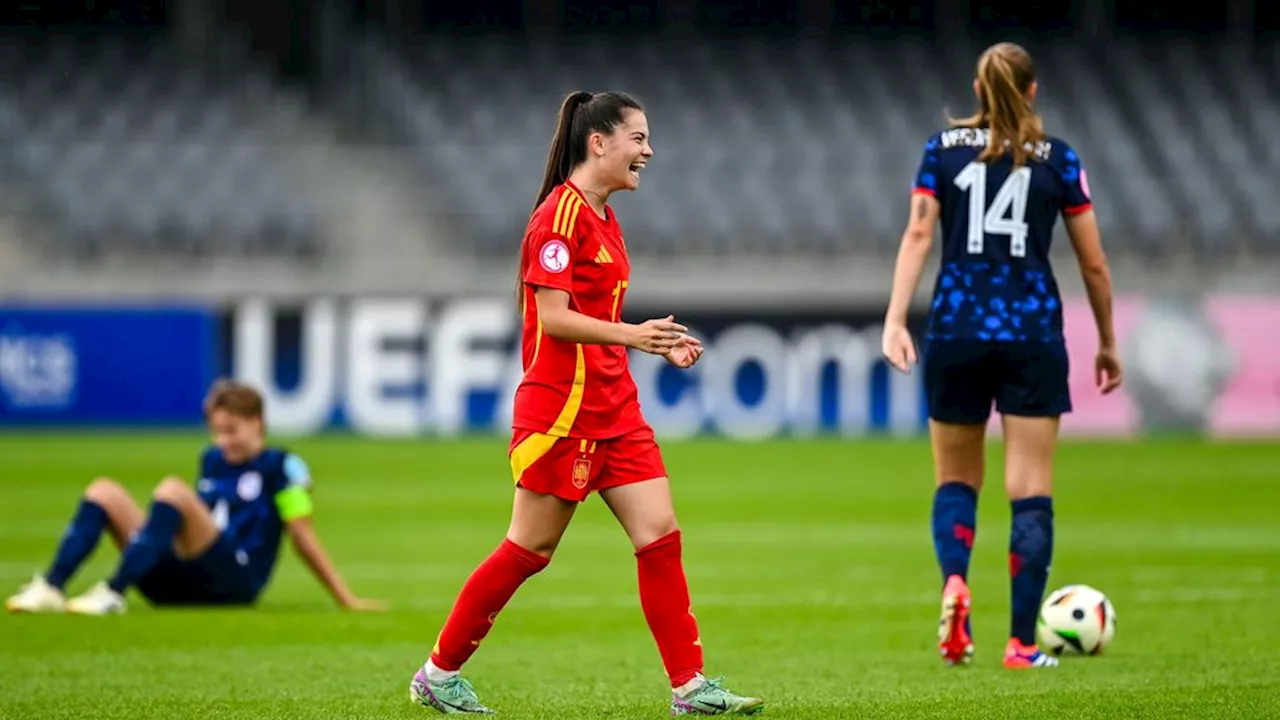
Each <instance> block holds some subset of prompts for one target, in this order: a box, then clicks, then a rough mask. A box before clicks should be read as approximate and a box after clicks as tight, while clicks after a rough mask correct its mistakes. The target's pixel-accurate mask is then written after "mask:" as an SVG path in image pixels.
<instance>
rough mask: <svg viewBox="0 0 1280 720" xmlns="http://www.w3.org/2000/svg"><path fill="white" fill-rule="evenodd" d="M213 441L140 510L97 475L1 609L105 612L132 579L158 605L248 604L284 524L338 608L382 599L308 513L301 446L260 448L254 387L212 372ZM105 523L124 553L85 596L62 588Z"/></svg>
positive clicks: (363, 606) (271, 561) (209, 410)
mask: <svg viewBox="0 0 1280 720" xmlns="http://www.w3.org/2000/svg"><path fill="white" fill-rule="evenodd" d="M204 409H205V418H206V420H207V421H208V423H209V429H210V431H211V432H212V434H213V444H212V445H211V446H209V447H208V448H206V449H205V450H204V452H203V453H202V454H201V457H200V479H199V481H198V482H197V483H196V487H195V489H194V490H193V489H192V488H191V486H190V485H188V484H187V483H184V482H183V481H182V480H180V479H178V478H173V477H170V478H166V479H165V480H163V481H161V483H160V485H159V486H158V487H156V490H155V493H154V494H153V496H152V503H151V512H150V513H149V514H148V515H145V516H144V515H143V513H142V510H141V508H139V507H138V506H137V505H136V504H135V503H134V502H133V499H132V498H130V497H129V495H128V493H126V492H125V490H124V488H122V487H120V485H118V484H117V483H116V482H114V481H112V480H109V479H106V478H101V479H98V480H95V481H94V482H93V483H92V484H90V485H89V487H88V489H87V490H86V491H85V494H84V497H83V499H82V500H81V502H80V507H79V508H78V509H77V511H76V515H75V517H74V518H73V519H72V521H71V524H70V525H69V526H68V528H67V531H66V533H65V534H64V535H63V538H62V542H61V544H60V545H59V546H58V552H57V555H56V556H55V557H54V560H53V564H52V565H51V566H50V568H49V571H48V573H47V574H46V575H44V576H40V575H37V576H36V577H35V579H33V580H32V581H31V583H29V584H27V585H26V586H24V587H23V588H22V590H21V591H20V592H19V593H18V594H17V595H15V596H13V597H11V598H9V599H8V601H7V602H6V603H5V609H7V610H8V611H9V612H63V611H67V612H72V613H76V614H82V615H108V614H113V613H122V612H124V611H125V598H124V594H125V591H126V590H127V589H128V588H129V587H136V588H137V589H138V591H139V592H140V593H142V595H143V596H144V597H146V598H147V599H148V600H149V601H150V602H151V603H152V604H154V605H247V604H251V603H253V602H254V601H255V600H257V598H258V596H259V595H260V594H261V593H262V590H263V588H265V587H266V585H267V582H268V581H269V580H270V579H271V572H272V570H273V569H274V568H275V564H276V557H277V554H278V553H279V550H280V541H281V538H282V536H283V535H285V534H286V533H287V534H288V535H289V536H290V538H291V539H292V540H293V545H294V547H295V548H297V550H298V552H299V554H300V555H301V556H302V558H303V560H304V561H306V564H307V566H308V567H310V568H311V570H312V572H313V573H314V574H315V575H316V577H317V578H318V579H319V580H320V582H321V583H322V584H324V586H325V588H326V589H328V590H329V592H330V593H331V594H332V595H333V597H334V599H335V600H337V601H338V603H339V605H341V606H342V607H344V608H348V609H353V610H372V609H379V608H380V607H381V604H380V603H378V602H376V601H370V600H364V599H361V598H358V597H356V596H354V595H352V594H351V591H350V590H348V589H347V586H346V584H345V583H344V582H343V581H342V577H341V576H340V575H339V574H338V571H337V570H336V569H335V568H334V567H333V564H332V563H331V562H330V561H329V558H328V556H327V555H326V554H325V551H324V548H323V546H321V544H320V540H319V538H317V537H316V533H315V530H314V529H313V527H312V524H311V508H312V505H311V494H310V487H311V474H310V472H309V471H308V469H307V466H306V464H305V463H304V462H303V461H302V459H301V458H299V457H298V456H297V455H294V454H293V453H290V452H288V451H287V450H283V449H280V448H274V447H267V445H266V440H265V437H264V426H263V408H262V396H261V395H260V394H259V393H258V392H257V391H256V390H254V389H253V388H251V387H248V386H246V385H242V384H240V383H235V382H230V381H220V382H218V383H217V384H215V385H214V386H213V388H212V390H211V391H210V393H209V396H208V398H207V400H206V401H205V408H204ZM103 530H107V531H109V532H110V533H111V537H112V539H113V540H115V543H116V545H117V546H118V547H119V548H120V550H121V552H122V554H123V556H122V557H121V560H120V564H119V565H118V567H117V568H116V572H115V574H114V575H113V576H112V577H111V579H110V580H109V581H107V582H100V583H98V584H97V585H95V586H94V587H93V588H92V589H91V590H89V591H88V592H87V593H85V594H84V595H81V596H80V597H76V598H73V599H71V600H65V596H64V593H63V588H64V587H65V586H66V583H67V581H68V580H70V579H71V577H72V575H74V574H75V572H76V570H78V569H79V568H80V566H81V565H82V564H84V561H85V560H86V559H87V558H88V557H89V555H90V554H91V553H92V552H93V550H94V548H95V547H97V545H98V540H99V539H100V538H101V537H102V532H103Z"/></svg>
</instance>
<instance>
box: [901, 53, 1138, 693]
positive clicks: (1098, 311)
mask: <svg viewBox="0 0 1280 720" xmlns="http://www.w3.org/2000/svg"><path fill="white" fill-rule="evenodd" d="M973 90H974V93H975V94H976V95H977V96H978V101H979V109H978V112H976V113H975V114H974V115H973V116H972V117H969V118H965V119H963V120H958V121H955V122H953V124H952V128H951V129H949V130H945V131H943V132H941V133H938V134H935V135H934V136H933V137H931V138H930V139H929V141H928V142H927V143H926V144H925V149H924V159H923V161H922V162H921V165H920V170H919V172H918V173H917V175H916V182H915V187H914V188H913V191H912V192H913V196H912V200H911V219H910V221H909V223H908V225H907V230H906V232H905V233H904V234H903V237H902V247H901V249H900V250H899V251H898V260H897V269H896V271H895V273H894V278H893V294H892V297H891V298H890V300H889V309H888V313H887V315H886V317H885V329H884V354H885V357H886V358H887V359H888V360H889V362H890V363H892V364H893V365H894V367H896V368H897V369H899V370H901V371H903V372H906V371H907V370H908V369H909V367H910V365H911V364H912V363H914V362H915V360H916V353H915V347H914V345H913V343H912V340H911V335H910V333H909V332H908V331H907V311H908V309H909V307H910V305H911V297H912V296H913V295H914V294H915V290H916V284H917V283H918V282H919V280H920V274H921V272H922V271H923V269H924V263H925V260H926V258H927V257H928V255H929V250H930V248H931V246H932V244H933V233H934V228H935V227H936V226H937V224H938V221H939V219H941V221H942V267H941V269H940V271H939V273H938V279H937V283H936V287H935V289H934V296H933V303H932V307H931V310H930V313H929V325H928V330H927V331H926V335H925V340H926V346H925V353H924V384H925V394H926V396H927V397H928V403H929V434H930V436H931V438H932V441H933V456H934V470H935V474H936V478H935V480H936V482H937V490H936V491H935V493H934V499H933V538H934V546H935V549H936V552H937V558H938V565H939V567H940V569H941V571H942V581H943V583H944V588H943V599H942V621H941V625H940V628H939V649H940V651H941V654H942V659H943V660H944V661H945V662H947V663H948V664H953V665H954V664H967V663H968V662H969V660H970V658H971V656H972V654H973V642H972V640H971V639H970V635H969V605H970V595H969V586H968V584H967V583H968V573H969V556H970V552H971V551H972V548H973V539H974V531H975V529H976V521H977V506H978V493H979V491H980V490H981V489H982V482H983V471H984V466H983V462H984V458H985V447H984V437H985V433H986V429H987V419H988V417H989V416H990V414H991V406H992V403H994V404H995V407H996V410H998V411H999V413H1000V417H1001V422H1002V424H1003V427H1004V440H1005V442H1004V455H1005V477H1004V485H1005V491H1006V492H1007V494H1008V496H1009V501H1010V504H1011V510H1012V514H1013V522H1012V527H1011V528H1010V533H1009V574H1010V576H1011V586H1012V587H1011V590H1012V611H1013V612H1012V618H1011V627H1010V633H1009V634H1010V639H1009V642H1008V645H1007V646H1006V647H1005V655H1004V665H1005V667H1008V668H1047V667H1053V666H1055V665H1057V660H1056V659H1054V658H1053V657H1050V656H1049V655H1046V654H1045V653H1043V652H1040V649H1039V648H1038V647H1037V646H1036V618H1037V617H1038V615H1039V612H1040V602H1041V597H1042V596H1043V595H1044V589H1045V583H1046V582H1047V581H1048V577H1049V564H1050V561H1051V560H1052V558H1053V500H1052V498H1051V495H1052V491H1053V456H1054V451H1055V447H1056V443H1057V438H1058V420H1059V418H1060V417H1061V415H1062V414H1063V413H1066V412H1070V411H1071V395H1070V391H1069V389H1068V385H1067V348H1066V344H1065V341H1064V338H1063V334H1062V300H1061V298H1060V297H1059V294H1058V286H1057V282H1056V281H1055V280H1054V275H1053V269H1052V267H1051V266H1050V263H1049V245H1050V243H1051V241H1052V239H1053V226H1054V223H1055V222H1056V221H1057V218H1058V216H1059V215H1061V216H1063V218H1064V222H1065V224H1066V228H1067V235H1068V236H1069V237H1070V239H1071V245H1072V248H1073V249H1074V250H1075V254H1076V259H1077V261H1078V263H1079V266H1080V273H1081V275H1082V277H1083V279H1084V285H1085V288H1086V290H1087V291H1088V295H1089V304H1090V306H1091V307H1092V309H1093V317H1094V323H1095V325H1096V326H1097V331H1098V353H1097V357H1096V359H1095V361H1094V372H1095V376H1096V381H1097V385H1098V389H1099V390H1100V391H1101V392H1103V393H1109V392H1111V391H1112V390H1115V389H1116V388H1117V387H1118V386H1119V385H1120V378H1121V368H1120V361H1119V360H1118V359H1117V354H1116V336H1115V329H1114V328H1113V326H1112V320H1111V273H1110V271H1109V270H1108V269H1107V258H1106V255H1105V254H1104V253H1103V251H1102V240H1101V238H1100V237H1099V234H1098V223H1097V221H1096V220H1095V219H1094V215H1093V209H1092V207H1093V205H1092V201H1091V200H1090V198H1089V186H1088V183H1087V181H1086V180H1085V171H1084V168H1083V167H1082V166H1081V163H1080V158H1079V156H1077V155H1076V153H1075V151H1074V150H1072V149H1071V146H1070V145H1068V144H1067V143H1065V142H1063V141H1062V140H1061V139H1059V138H1053V137H1048V136H1046V135H1045V133H1044V126H1043V123H1042V122H1041V120H1040V115H1039V114H1038V113H1037V112H1036V111H1035V108H1034V104H1033V103H1034V102H1035V97H1036V77H1035V66H1034V65H1033V63H1032V60H1031V56H1030V55H1028V54H1027V51H1026V50H1024V49H1022V48H1021V47H1019V46H1017V45H1014V44H1012V43H1000V44H998V45H993V46H992V47H990V48H988V49H987V51H986V52H984V53H983V54H982V57H981V59H979V60H978V69H977V77H976V78H975V80H974V84H973Z"/></svg>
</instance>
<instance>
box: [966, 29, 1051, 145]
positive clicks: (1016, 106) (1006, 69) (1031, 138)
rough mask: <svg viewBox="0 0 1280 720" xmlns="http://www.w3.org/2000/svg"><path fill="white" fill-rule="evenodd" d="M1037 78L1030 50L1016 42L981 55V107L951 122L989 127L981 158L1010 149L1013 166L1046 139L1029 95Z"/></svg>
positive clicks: (997, 46)
mask: <svg viewBox="0 0 1280 720" xmlns="http://www.w3.org/2000/svg"><path fill="white" fill-rule="evenodd" d="M1035 80H1036V72H1035V64H1034V62H1033V61H1032V59H1031V55H1030V53H1028V52H1027V51H1026V50H1025V49H1023V48H1022V47H1021V46H1019V45H1015V44H1014V43H1007V42H1006V43H998V44H996V45H992V46H991V47H989V48H987V50H986V52H984V53H982V57H980V58H978V72H977V82H978V110H977V112H975V113H974V114H973V115H970V116H969V117H967V118H962V119H959V120H952V121H951V124H952V125H953V126H959V127H973V128H986V129H987V132H988V137H987V146H986V147H985V148H983V150H982V152H981V153H980V154H979V155H978V160H979V162H984V163H990V162H994V161H996V160H999V159H1000V158H1001V157H1003V156H1004V155H1005V154H1006V153H1008V154H1010V155H1012V156H1013V166H1014V167H1021V166H1022V165H1025V164H1026V163H1027V161H1028V160H1029V159H1030V158H1031V156H1032V154H1033V152H1034V146H1035V144H1036V143H1038V142H1040V141H1042V140H1044V122H1043V121H1042V120H1041V119H1040V114H1039V113H1037V112H1036V111H1035V108H1033V107H1032V106H1031V99H1030V98H1029V97H1028V96H1027V93H1028V92H1029V91H1030V89H1031V84H1032V83H1034V82H1035Z"/></svg>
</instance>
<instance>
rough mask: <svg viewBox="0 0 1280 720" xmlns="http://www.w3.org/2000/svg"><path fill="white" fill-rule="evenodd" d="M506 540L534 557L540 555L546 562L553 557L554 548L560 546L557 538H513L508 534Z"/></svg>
mask: <svg viewBox="0 0 1280 720" xmlns="http://www.w3.org/2000/svg"><path fill="white" fill-rule="evenodd" d="M507 540H508V541H509V542H511V543H514V544H515V545H518V546H520V548H522V549H524V550H528V551H529V552H531V553H533V554H534V555H540V556H542V557H544V558H546V559H547V560H551V558H552V557H554V556H555V554H556V548H557V547H559V546H560V539H559V538H556V539H551V538H535V537H513V536H512V535H510V534H508V535H507Z"/></svg>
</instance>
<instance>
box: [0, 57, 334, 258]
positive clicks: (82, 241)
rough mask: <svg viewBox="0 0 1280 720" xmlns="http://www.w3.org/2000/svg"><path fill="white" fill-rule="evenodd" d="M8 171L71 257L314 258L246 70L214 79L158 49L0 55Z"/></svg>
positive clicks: (264, 104)
mask: <svg viewBox="0 0 1280 720" xmlns="http://www.w3.org/2000/svg"><path fill="white" fill-rule="evenodd" d="M0 61H2V62H3V63H4V66H5V67H6V68H9V69H10V72H6V73H5V74H4V76H3V79H2V80H0V138H3V141H4V144H5V145H6V146H7V152H8V153H9V155H10V157H8V158H7V161H8V162H7V163H6V165H7V167H8V170H9V171H10V172H12V173H13V174H14V175H15V176H16V178H17V179H18V180H19V181H20V182H21V183H22V184H24V185H25V186H26V188H27V189H28V191H29V192H30V194H31V196H32V198H33V202H34V204H35V205H36V206H37V207H38V208H39V209H41V210H42V211H43V212H44V213H45V214H46V215H47V217H48V218H49V219H51V220H52V221H53V223H54V224H55V227H56V228H57V230H58V232H55V233H54V236H55V238H56V239H57V240H59V241H60V242H59V243H57V244H56V245H55V247H54V248H52V249H53V250H54V251H55V254H56V252H57V251H59V250H61V251H64V252H67V253H70V254H71V255H73V256H81V257H96V256H98V255H99V254H101V253H102V252H103V251H107V250H109V251H110V252H112V253H114V254H125V255H128V254H149V255H152V254H157V253H159V254H166V253H168V254H177V255H179V256H191V255H196V256H199V255H206V254H217V253H235V254H239V255H249V256H255V255H283V256H308V255H310V254H312V253H314V252H315V251H316V249H317V248H316V242H315V228H314V227H313V218H312V217H311V213H310V212H309V209H308V207H307V205H306V203H305V199H304V198H302V197H300V196H298V195H296V194H294V193H291V192H289V190H288V189H287V187H286V184H285V182H286V181H285V178H282V177H281V176H280V174H279V173H277V172H275V171H274V167H273V160H272V151H271V147H270V146H269V145H268V144H267V143H266V142H265V141H264V139H263V137H262V136H261V135H260V134H259V132H258V130H259V129H260V127H261V126H262V125H263V124H264V123H266V122H268V120H269V114H270V112H271V109H272V107H273V106H274V103H272V102H270V100H271V99H272V96H271V94H270V93H271V88H270V85H269V83H268V82H267V80H266V79H265V78H264V77H262V76H261V75H259V74H255V72H254V71H253V68H252V67H249V66H242V65H237V64H234V63H232V64H227V63H226V62H224V63H221V64H220V65H219V67H218V68H217V70H218V72H217V73H216V74H215V73H214V72H212V69H210V68H207V67H202V66H201V64H199V63H196V62H192V61H191V60H188V59H186V58H184V57H182V56H181V55H179V54H177V53H176V52H174V51H173V50H171V49H169V48H167V47H165V46H163V45H158V46H157V45H141V46H139V45H137V44H130V43H128V42H125V41H124V40H118V41H116V42H112V41H110V40H106V41H97V42H93V43H77V42H74V41H62V42H56V43H53V44H49V45H42V46H40V47H29V46H23V45H21V44H17V43H12V42H11V43H7V44H4V45H0Z"/></svg>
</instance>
